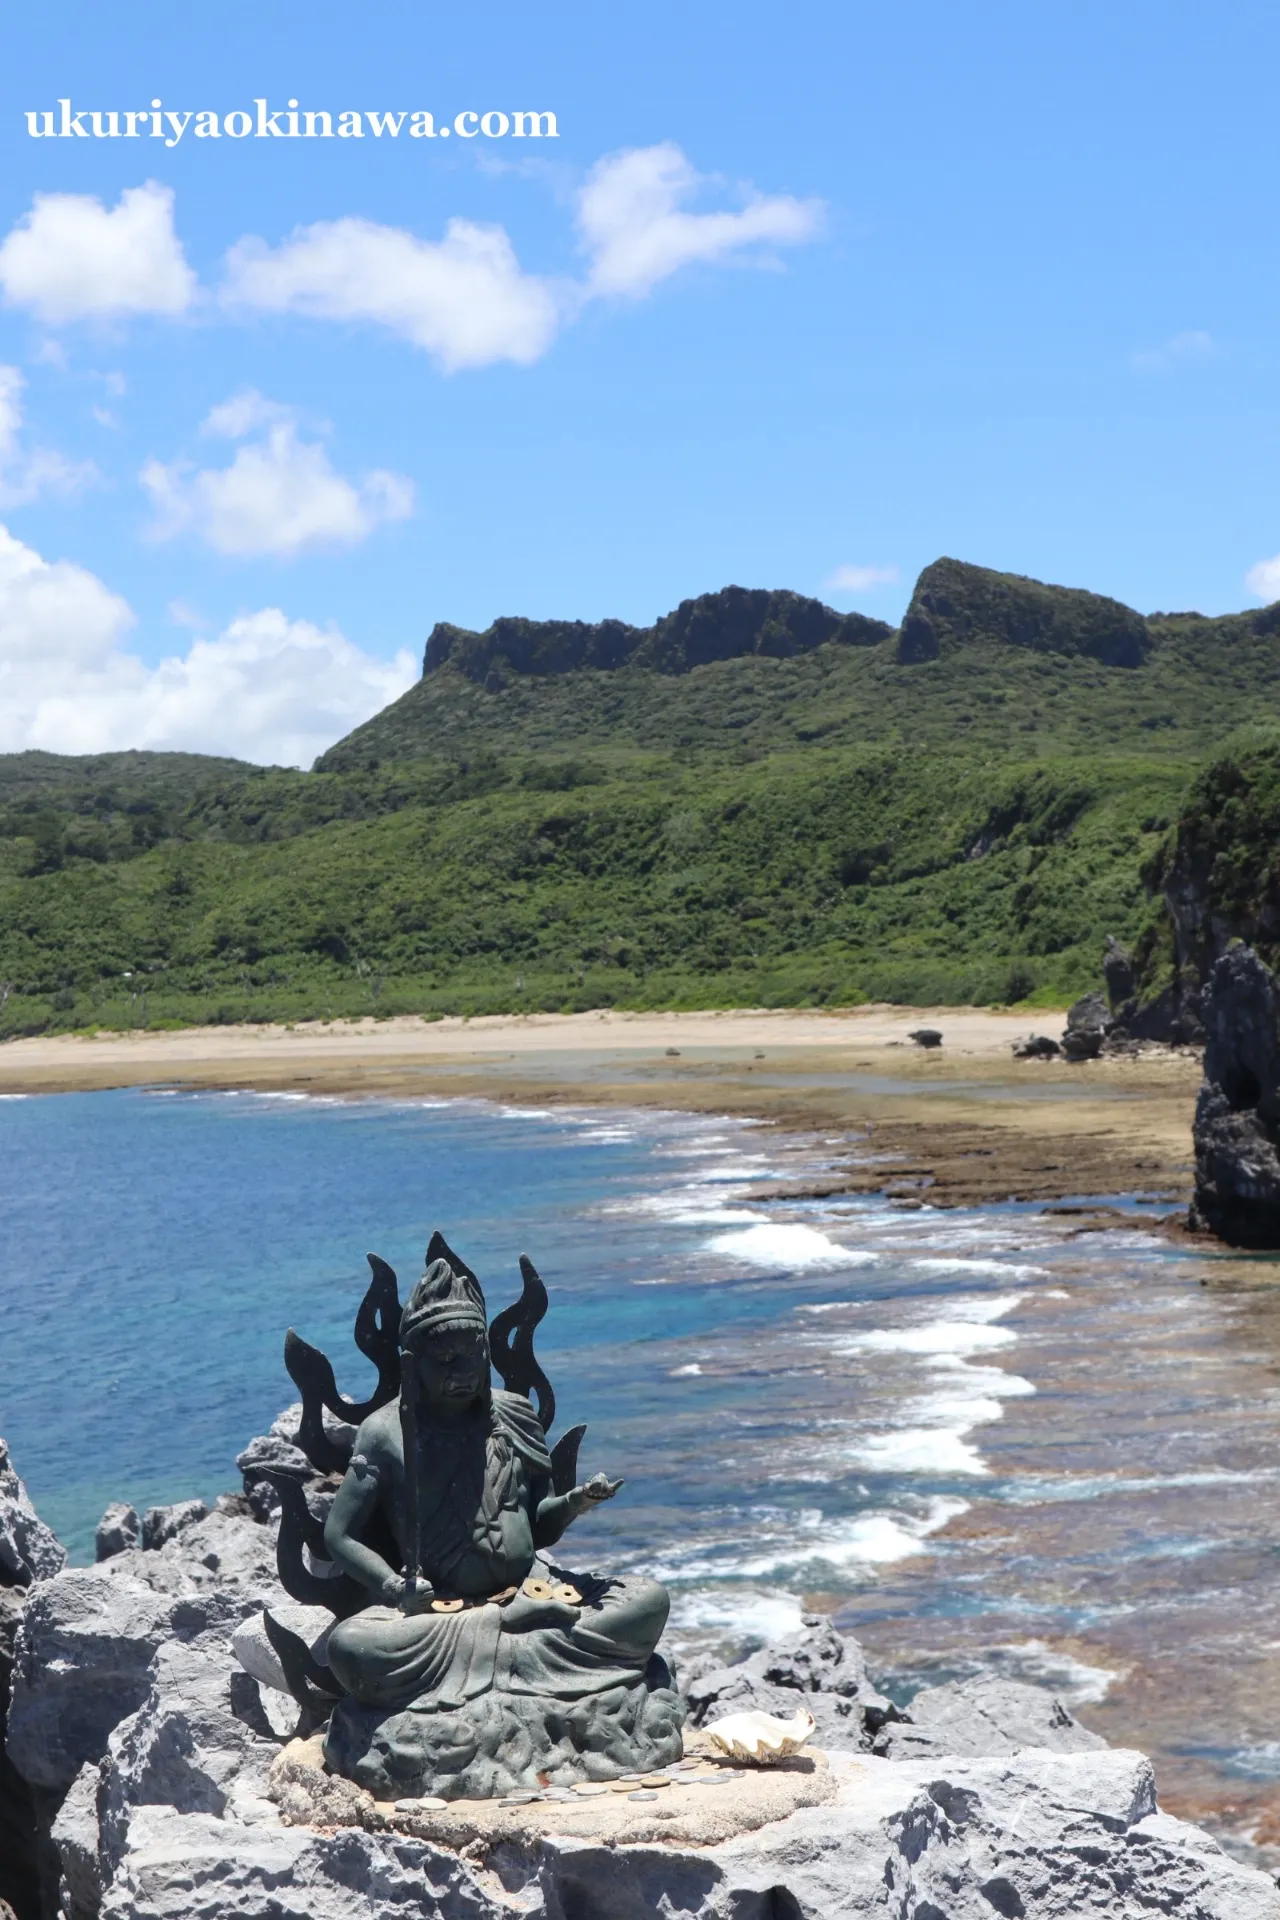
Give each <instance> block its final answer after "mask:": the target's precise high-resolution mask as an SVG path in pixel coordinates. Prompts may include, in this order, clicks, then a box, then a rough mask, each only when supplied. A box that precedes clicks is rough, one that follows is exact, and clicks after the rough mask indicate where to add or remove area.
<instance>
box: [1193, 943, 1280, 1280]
mask: <svg viewBox="0 0 1280 1920" xmlns="http://www.w3.org/2000/svg"><path fill="white" fill-rule="evenodd" d="M1203 1012H1204V1025H1205V1050H1204V1083H1203V1085H1202V1087H1201V1089H1200V1095H1199V1098H1198V1100H1197V1101H1196V1117H1195V1122H1194V1126H1193V1129H1192V1131H1193V1136H1194V1140H1195V1150H1196V1192H1195V1199H1194V1201H1193V1203H1192V1214H1191V1218H1192V1223H1193V1224H1197V1223H1198V1224H1199V1225H1202V1226H1205V1227H1208V1228H1209V1229H1210V1231H1211V1232H1213V1233H1216V1234H1217V1235H1218V1237H1219V1239H1222V1240H1226V1241H1228V1242H1229V1243H1230V1244H1231V1245H1232V1246H1237V1247H1280V982H1277V980H1276V977H1275V975H1274V974H1273V973H1272V971H1271V969H1270V968H1269V967H1267V966H1264V965H1263V963H1262V961H1261V960H1260V959H1259V958H1258V956H1257V954H1256V953H1254V951H1253V950H1252V948H1250V947H1245V946H1236V947H1232V948H1231V949H1230V950H1229V951H1228V952H1227V953H1225V954H1223V956H1222V958H1221V959H1220V960H1218V961H1216V962H1215V964H1214V966H1213V968H1212V970H1211V972H1210V974H1209V983H1208V986H1207V988H1206V990H1205V993H1204V998H1203Z"/></svg>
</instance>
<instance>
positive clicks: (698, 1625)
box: [668, 1587, 804, 1647]
mask: <svg viewBox="0 0 1280 1920" xmlns="http://www.w3.org/2000/svg"><path fill="white" fill-rule="evenodd" d="M803 1617H804V1608H803V1607H802V1606H801V1604H800V1601H799V1600H798V1599H797V1598H796V1596H795V1594H793V1593H782V1592H778V1591H776V1590H775V1591H767V1590H765V1591H762V1590H760V1589H758V1588H751V1587H694V1588H692V1589H691V1590H689V1591H688V1592H684V1593H679V1592H677V1593H674V1594H673V1595H672V1597H671V1620H670V1625H669V1628H668V1634H669V1637H670V1638H671V1640H672V1641H673V1643H674V1644H675V1645H676V1646H677V1647H678V1646H679V1645H680V1642H681V1641H682V1640H684V1641H686V1642H687V1641H688V1640H691V1639H694V1638H695V1637H698V1636H702V1635H708V1634H715V1635H718V1636H721V1637H726V1636H728V1635H733V1636H734V1637H735V1638H737V1639H739V1640H741V1641H744V1642H745V1641H755V1642H757V1643H760V1642H764V1641H768V1640H781V1639H783V1638H785V1637H786V1636H787V1635H789V1634H793V1633H797V1632H798V1631H799V1629H800V1625H801V1622H802V1620H803Z"/></svg>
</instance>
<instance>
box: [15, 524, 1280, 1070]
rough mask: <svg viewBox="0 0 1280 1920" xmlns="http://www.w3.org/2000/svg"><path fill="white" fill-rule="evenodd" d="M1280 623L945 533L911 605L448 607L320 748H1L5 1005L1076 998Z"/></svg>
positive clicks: (120, 1007) (20, 1026)
mask: <svg viewBox="0 0 1280 1920" xmlns="http://www.w3.org/2000/svg"><path fill="white" fill-rule="evenodd" d="M925 624H927V625H928V628H929V632H930V633H931V634H932V636H933V640H932V645H930V643H928V641H927V638H925V639H922V637H921V636H922V633H923V627H924V625H925ZM1278 624H1280V622H1278V621H1277V619H1276V616H1275V613H1274V611H1273V610H1270V609H1268V610H1267V611H1266V612H1264V613H1260V614H1242V615H1235V616H1231V617H1230V618H1227V619H1222V620H1206V619H1203V618H1201V617H1200V616H1198V615H1168V616H1164V615H1156V616H1151V617H1150V618H1148V619H1145V620H1144V619H1143V618H1142V617H1141V616H1139V615H1137V614H1134V613H1132V612H1131V611H1130V610H1128V609H1126V608H1123V607H1119V606H1118V605H1117V603H1115V602H1112V601H1106V600H1102V599H1100V598H1099V597H1098V596H1093V595H1087V594H1080V593H1066V592H1065V591H1064V590H1061V589H1054V588H1047V587H1042V586H1039V585H1038V584H1037V583H1035V582H1026V581H1018V580H1014V579H1012V578H1010V577H1009V576H1004V575H993V574H990V573H986V572H983V571H982V570H980V569H976V568H967V567H962V566H960V565H959V563H957V562H952V561H947V562H940V563H938V564H937V565H936V566H935V567H933V568H930V569H929V570H928V571H927V572H926V574H925V575H923V576H922V578H921V581H920V583H919V586H918V588H917V594H916V597H915V599H914V601H913V605H912V608H911V610H910V611H909V613H908V616H907V620H906V621H905V622H904V626H903V629H902V631H901V633H894V632H891V631H890V630H888V629H884V628H879V627H877V625H876V623H874V622H869V621H864V622H857V621H853V620H851V619H848V618H842V616H840V615H838V614H834V613H832V612H831V610H830V609H826V608H822V607H820V606H819V605H818V603H816V602H813V601H804V600H802V599H800V597H799V596H796V595H783V594H776V595H766V594H759V595H751V594H744V593H741V592H739V591H738V590H728V591H727V592H726V593H724V594H718V595H713V596H706V597H704V599H703V600H701V601H696V602H686V603H685V604H684V606H683V607H681V608H680V609H677V610H676V613H675V614H672V615H669V616H667V618H666V620H664V621H659V622H657V623H655V626H654V627H653V628H649V629H634V628H626V627H623V626H622V624H621V623H619V622H606V623H602V624H601V626H600V627H596V628H593V627H587V626H584V625H582V624H580V623H568V622H558V623H532V622H527V621H509V622H497V623H495V625H494V627H493V628H491V629H489V630H488V632H487V633H486V634H483V635H473V634H467V633H464V632H462V630H460V629H457V628H445V629H440V628H438V629H437V630H436V633H435V634H433V636H432V641H431V643H430V649H429V652H428V658H427V666H428V670H427V672H426V673H425V674H424V677H423V679H422V681H421V682H420V683H419V684H418V685H417V686H415V687H414V688H413V689H412V690H411V691H410V692H409V693H408V694H406V695H405V696H404V697H403V699H401V700H399V701H397V702H396V703H395V704H394V705H393V706H392V707H390V708H388V709H387V710H386V712H385V713H383V714H380V715H378V716H377V717H376V718H375V719H374V720H372V721H370V722H369V723H368V724H367V725H365V726H364V727H361V728H358V729H357V730H356V731H355V732H354V733H353V734H352V735H350V736H349V737H348V739H347V740H345V741H342V742H340V743H339V744H338V745H337V746H336V747H335V748H333V749H332V750H331V751H330V752H329V753H327V754H326V755H324V756H323V758H322V759H321V761H320V762H319V763H318V766H317V770H315V771H313V772H311V773H296V772H290V771H287V770H283V769H268V770H263V769H257V768H251V767H248V766H245V765H243V764H241V763H237V762H234V761H225V760H222V761H219V760H212V759H203V758H201V757H199V756H188V755H155V754H117V755H104V756H98V757H96V758H94V759H92V760H87V759H80V760H76V759H62V758H60V757H58V756H53V755H47V754H24V755H16V756H9V757H7V758H4V757H0V999H3V1001H4V1004H3V1006H2V1007H0V1034H3V1033H10V1034H12V1033H17V1032H30V1031H35V1030H41V1029H43V1028H46V1027H73V1026H81V1027H83V1026H90V1025H94V1024H110V1025H123V1024H132V1023H138V1022H147V1023H150V1024H157V1023H160V1022H167V1021H186V1020H215V1021H232V1020H240V1019H245V1018H278V1019H302V1018H311V1017H320V1018H326V1017H331V1016H334V1015H339V1014H350V1013H374V1014H383V1013H391V1012H400V1011H418V1012H423V1013H427V1014H431V1013H435V1012H441V1011H462V1012H477V1011H490V1010H499V1009H505V1008H532V1007H551V1008H556V1007H558V1008H573V1007H588V1006H599V1005H610V1004H617V1005H631V1006H659V1005H677V1006H691V1005H701V1006H714V1005H732V1004H744V1003H748V1004H778V1005H792V1004H812V1003H841V1002H849V1001H855V1000H858V999H861V998H868V997H871V998H887V999H896V1000H900V1001H905V1002H908V1003H920V1004H923V1003H927V1002H930V1001H966V1000H967V1001H979V1002H992V1001H1019V1000H1024V999H1033V1000H1039V1001H1040V1002H1042V1003H1051V1002H1059V1003H1060V1002H1062V1001H1063V1000H1065V999H1067V998H1069V997H1071V996H1073V995H1074V994H1075V993H1077V992H1079V991H1081V990H1082V989H1083V988H1085V987H1087V986H1091V985H1094V984H1096V978H1097V969H1098V957H1099V950H1100V947H1101V943H1102V940H1103V937H1104V936H1105V935H1106V934H1108V933H1114V934H1116V935H1118V936H1119V937H1120V938H1122V939H1126V940H1134V939H1138V938H1145V942H1146V947H1145V950H1146V951H1148V952H1149V953H1154V952H1155V949H1156V946H1157V945H1158V940H1157V938H1156V935H1155V934H1154V933H1153V932H1152V931H1151V929H1152V928H1154V927H1155V926H1156V925H1157V922H1158V915H1155V913H1154V910H1153V908H1152V906H1151V904H1150V902H1149V899H1148V895H1147V892H1146V891H1145V889H1144V885H1143V874H1144V872H1145V873H1146V875H1147V877H1148V879H1149V880H1150V879H1152V878H1153V877H1156V878H1158V876H1159V874H1160V873H1161V872H1163V866H1162V863H1167V862H1168V860H1169V858H1170V857H1171V856H1170V854H1169V845H1170V842H1169V838H1168V836H1169V829H1170V827H1171V824H1172V823H1173V822H1174V821H1175V820H1177V819H1178V818H1179V817H1180V816H1181V815H1182V814H1183V813H1184V811H1185V808H1184V802H1185V799H1186V795H1187V792H1188V788H1189V786H1190V785H1191V783H1192V782H1193V781H1194V779H1195V777H1196V776H1197V774H1198V773H1199V771H1200V769H1201V768H1202V767H1203V766H1204V764H1205V763H1206V761H1208V760H1209V759H1210V757H1211V756H1212V755H1213V753H1214V750H1215V749H1217V748H1220V747H1221V745H1222V743H1223V741H1224V739H1225V738H1226V736H1227V735H1229V734H1230V733H1231V732H1232V730H1233V729H1238V728H1239V727H1240V726H1242V725H1244V724H1246V723H1250V724H1256V723H1257V721H1258V720H1259V718H1260V717H1262V718H1265V717H1266V716H1267V715H1268V714H1276V713H1280V634H1277V631H1276V629H1277V625H1278ZM913 635H914V638H913ZM619 636H621V637H619ZM583 661H587V662H595V663H596V664H586V665H584V664H581V662H583ZM698 661H700V662H701V664H691V662H698ZM1271 751H1272V752H1273V753H1274V752H1275V751H1276V750H1275V749H1272V750H1271ZM1209 777H1210V776H1206V778H1209ZM1197 791H1199V790H1197ZM1205 791H1206V792H1207V791H1208V790H1207V789H1206V790H1205ZM1271 791H1273V792H1275V793H1280V774H1277V775H1276V776H1275V778H1274V779H1273V782H1272V789H1271ZM1197 804H1198V805H1199V806H1200V808H1201V811H1202V812H1204V810H1205V808H1206V807H1207V808H1208V810H1209V812H1210V813H1211V812H1212V810H1213V807H1214V806H1215V805H1216V801H1215V800H1214V799H1213V797H1212V795H1210V797H1209V798H1208V799H1207V800H1202V801H1201V802H1197ZM1277 812H1278V814H1280V803H1278V805H1277ZM1249 831H1250V832H1252V831H1253V829H1252V827H1250V828H1249ZM1144 930H1145V931H1144Z"/></svg>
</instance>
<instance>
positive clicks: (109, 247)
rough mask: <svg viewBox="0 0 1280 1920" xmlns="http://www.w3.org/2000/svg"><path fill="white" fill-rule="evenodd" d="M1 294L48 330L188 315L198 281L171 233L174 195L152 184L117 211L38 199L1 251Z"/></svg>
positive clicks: (83, 198)
mask: <svg viewBox="0 0 1280 1920" xmlns="http://www.w3.org/2000/svg"><path fill="white" fill-rule="evenodd" d="M0 290H3V293H4V297H5V299H6V300H7V301H8V303H9V305H10V306H14V307H27V308H29V309H30V311H31V312H33V313H34V314H35V315H36V316H37V318H39V319H41V320H43V321H45V322H46V323H47V324H48V325H50V326H58V325H61V324H62V323H63V322H65V321H68V320H84V319H93V318H98V319H109V318H113V317H120V316H123V315H126V314H136V313H158V314H170V315H172V314H179V313H185V312H186V310H187V308H188V307H189V306H190V305H191V302H192V300H193V299H194V297H195V291H196V277H195V275H194V273H193V272H192V271H191V268H190V267H189V266H188V265H187V262H186V259H185V258H184V256H183V252H182V247H181V245H180V243H179V241H178V238H177V236H176V234H175V233H174V230H173V193H172V191H171V189H170V188H168V187H162V186H160V185H158V184H157V182H155V181H154V180H150V181H148V182H147V184H146V185H145V186H142V187H127V188H126V189H125V191H124V192H123V193H122V194H121V195H120V199H119V202H118V203H117V205H116V206H114V207H112V208H110V209H108V208H107V207H105V206H104V205H103V203H102V201H101V200H95V199H94V198H93V197H92V195H90V194H81V193H38V194H37V195H36V196H35V199H34V200H33V202H32V205H31V211H30V213H28V214H26V215H25V216H24V218H23V219H22V220H20V221H19V222H18V224H17V226H16V227H14V228H13V230H12V232H11V233H10V234H9V235H8V237H7V238H6V239H5V241H4V244H3V245H0Z"/></svg>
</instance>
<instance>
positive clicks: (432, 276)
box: [223, 143, 822, 373]
mask: <svg viewBox="0 0 1280 1920" xmlns="http://www.w3.org/2000/svg"><path fill="white" fill-rule="evenodd" d="M708 184H709V183H708V182H707V181H706V180H704V179H703V178H702V176H701V175H699V174H698V173H697V172H695V170H694V168H693V167H692V166H691V164H690V162H689V161H688V160H687V159H686V157H685V155H684V154H683V153H682V152H681V151H680V149H679V147H676V146H673V145H671V144H670V143H664V144H663V145H661V146H656V147H636V148H631V149H629V150H627V151H625V152H622V153H615V154H610V155H609V156H608V157H607V158H606V159H604V160H601V161H600V163H599V165H598V166H597V167H596V168H595V169H594V171H593V172H592V174H591V175H590V177H589V179H588V180H587V182H586V185H585V186H584V187H583V189H582V191H581V193H580V194H579V195H578V200H577V208H576V219H577V226H578V236H579V240H580V242H581V244H582V247H583V250H584V251H585V253H586V255H587V257H588V261H589V267H588V272H587V277H586V279H585V281H582V282H574V281H570V280H567V279H566V280H561V281H555V280H551V279H548V278H545V277H542V276H539V275H537V274H531V273H526V272H525V271H524V269H523V268H522V267H521V265H520V262H519V260H518V259H517V257H516V252H515V249H514V247H513V246H512V244H511V241H510V239H509V237H508V235H507V234H506V232H505V231H504V230H503V229H502V228H501V227H493V226H478V225H476V224H475V223H474V222H472V221H470V220H451V221H450V222H449V224H448V226H447V227H446V229H445V235H444V239H443V240H421V239H419V238H418V237H417V236H416V235H415V234H412V233H406V232H404V231H402V230H401V229H399V228H396V227H383V226H379V225H377V224H376V223H375V222H374V221H371V220H357V219H343V220H328V221H320V222H318V223H317V224H316V225H315V226H310V227H300V228H299V229H298V230H297V231H296V232H295V233H293V234H291V235H290V237H289V238H288V239H287V240H285V241H284V242H283V243H282V244H281V245H280V246H279V247H275V248H272V247H269V246H268V245H267V244H266V242H265V241H262V240H258V239H246V240H242V241H240V242H239V244H238V245H237V246H235V247H233V248H232V250H231V252H230V254H229V255H228V256H227V275H226V282H225V285H224V288H223V299H224V301H225V303H226V304H227V306H228V307H230V308H231V309H233V310H234V309H239V310H240V311H245V310H254V311H257V312H260V313H300V314H307V315H310V316H311V317H312V318H313V319H320V320H347V321H365V322H371V323H373V324H375V325H378V326H382V327H385V328H387V329H388V331H389V332H391V333H394V334H397V335H398V336H399V337H400V338H401V339H403V340H408V341H409V342H410V343H411V344H412V345H413V346H416V347H421V348H422V349H423V350H424V351H425V352H427V353H429V354H430V355H431V356H432V357H433V359H434V360H435V361H436V362H437V364H438V365H439V366H440V367H442V368H443V369H444V371H445V372H447V373H454V372H457V371H458V370H459V369H461V368H464V367H483V366H491V365H493V364H494V363H495V362H497V361H500V360H507V361H514V362H515V363H516V364H517V365H520V366H528V365H530V364H531V363H532V362H533V361H535V360H538V359H540V358H541V357H542V355H543V354H544V353H546V351H547V350H548V348H549V347H550V346H551V344H552V342H553V341H554V339H555V338H556V335H557V334H558V332H559V331H560V328H561V327H562V325H563V324H564V323H565V322H566V321H567V320H569V319H572V318H573V317H574V316H575V315H576V314H577V313H578V312H580V310H581V309H582V307H583V305H584V304H585V303H586V302H587V301H589V300H592V299H598V298H602V297H606V296H617V295H625V296H627V297H630V298H632V299H638V298H641V297H642V296H643V295H644V294H646V293H648V292H650V290H651V289H652V288H653V287H655V286H656V285H657V284H658V282H659V281H660V280H665V279H667V278H668V277H669V276H670V275H671V274H673V273H675V272H677V271H678V270H679V268H681V267H683V266H686V265H688V264H689V263H690V262H691V261H695V260H704V261H716V260H727V259H731V258H741V257H742V256H743V255H744V254H751V253H754V254H755V256H756V257H758V256H759V254H760V250H761V249H762V248H769V247H779V246H796V245H798V244H799V243H800V242H801V241H804V240H810V239H812V238H813V236H814V235H815V234H816V233H817V231H818V228H819V225H820V223H821V214H822V209H821V207H820V205H819V203H818V202H817V201H814V200H796V199H793V198H792V197H791V196H790V195H787V194H772V195H766V194H760V193H756V192H754V191H748V192H747V195H746V200H745V204H744V205H743V206H740V207H738V208H736V209H733V210H731V211H726V212H719V213H716V212H705V213H695V212H691V211H690V210H689V208H688V206H687V202H689V201H690V200H692V199H693V198H694V196H695V195H696V194H698V193H699V192H702V191H704V190H705V189H706V188H707V186H708Z"/></svg>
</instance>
